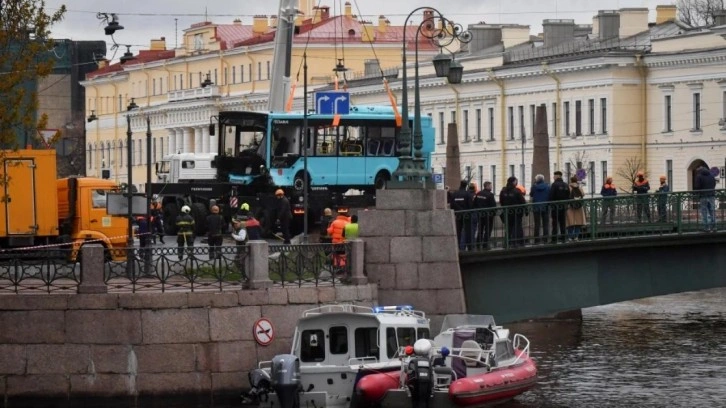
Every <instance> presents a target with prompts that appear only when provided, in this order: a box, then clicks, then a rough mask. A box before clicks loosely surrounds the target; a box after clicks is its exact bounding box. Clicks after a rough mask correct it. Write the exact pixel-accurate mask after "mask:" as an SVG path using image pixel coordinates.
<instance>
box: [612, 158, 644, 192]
mask: <svg viewBox="0 0 726 408" xmlns="http://www.w3.org/2000/svg"><path fill="white" fill-rule="evenodd" d="M639 171H643V162H642V161H641V160H640V158H639V157H629V158H627V159H625V164H623V166H622V167H620V168H618V169H617V170H616V171H615V174H616V175H618V176H619V177H621V178H623V179H625V181H627V182H628V183H630V184H628V185H627V188H622V187H620V190H622V191H623V192H626V193H632V189H631V187H632V185H633V184H634V183H635V178H636V177H637V175H638V172H639Z"/></svg>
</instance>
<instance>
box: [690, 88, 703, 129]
mask: <svg viewBox="0 0 726 408" xmlns="http://www.w3.org/2000/svg"><path fill="white" fill-rule="evenodd" d="M697 130H701V94H700V93H699V92H696V93H694V94H693V128H692V129H691V131H697Z"/></svg>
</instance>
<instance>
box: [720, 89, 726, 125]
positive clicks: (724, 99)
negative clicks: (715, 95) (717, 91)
mask: <svg viewBox="0 0 726 408" xmlns="http://www.w3.org/2000/svg"><path fill="white" fill-rule="evenodd" d="M721 119H723V120H726V91H724V92H723V95H722V96H721ZM721 127H723V126H721Z"/></svg>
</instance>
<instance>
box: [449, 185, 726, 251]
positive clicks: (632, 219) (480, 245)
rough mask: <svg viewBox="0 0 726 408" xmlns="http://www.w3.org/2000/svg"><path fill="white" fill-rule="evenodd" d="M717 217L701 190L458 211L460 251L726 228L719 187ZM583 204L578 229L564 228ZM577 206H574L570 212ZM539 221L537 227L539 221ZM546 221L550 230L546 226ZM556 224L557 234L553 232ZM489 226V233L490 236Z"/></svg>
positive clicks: (725, 201)
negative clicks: (705, 211)
mask: <svg viewBox="0 0 726 408" xmlns="http://www.w3.org/2000/svg"><path fill="white" fill-rule="evenodd" d="M712 193H714V195H713V199H712V201H711V202H712V203H713V216H714V219H713V221H710V220H708V214H706V217H704V214H703V213H702V211H701V201H702V196H701V192H694V191H686V192H674V193H654V194H642V195H636V194H626V195H619V196H616V197H608V198H606V197H598V198H587V199H582V200H567V201H556V202H547V203H537V204H534V203H528V204H525V205H517V206H506V207H496V208H489V209H475V210H466V211H457V212H456V213H455V216H456V225H457V229H460V231H459V234H460V249H462V250H467V251H482V250H491V249H512V248H521V247H531V246H535V245H554V244H563V243H564V244H570V243H572V244H574V243H577V242H581V241H597V240H605V239H608V240H611V239H618V238H638V237H643V236H653V235H678V234H685V233H710V232H712V231H713V232H718V231H723V230H726V190H715V191H712ZM578 206H579V207H581V208H582V210H583V211H584V213H585V223H584V225H581V226H580V229H579V232H578V231H577V230H575V229H574V228H572V230H571V231H567V230H566V231H565V233H564V234H563V233H561V232H560V228H559V226H560V225H562V226H564V227H565V229H566V228H567V226H568V222H567V218H568V212H569V213H570V214H571V215H572V213H573V212H574V208H576V207H578ZM571 209H573V210H571ZM538 224H539V225H538ZM542 224H546V229H544V228H542ZM553 224H557V226H558V229H557V234H554V233H553ZM487 230H489V234H487Z"/></svg>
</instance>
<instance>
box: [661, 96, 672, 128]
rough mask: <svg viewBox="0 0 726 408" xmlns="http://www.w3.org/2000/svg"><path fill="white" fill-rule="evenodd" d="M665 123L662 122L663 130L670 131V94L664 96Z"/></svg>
mask: <svg viewBox="0 0 726 408" xmlns="http://www.w3.org/2000/svg"><path fill="white" fill-rule="evenodd" d="M664 105H665V115H664V119H665V123H664V124H663V128H664V131H666V132H672V131H673V96H672V95H666V96H665V101H664Z"/></svg>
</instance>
